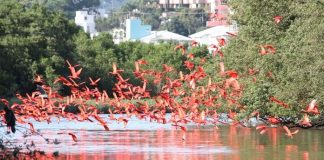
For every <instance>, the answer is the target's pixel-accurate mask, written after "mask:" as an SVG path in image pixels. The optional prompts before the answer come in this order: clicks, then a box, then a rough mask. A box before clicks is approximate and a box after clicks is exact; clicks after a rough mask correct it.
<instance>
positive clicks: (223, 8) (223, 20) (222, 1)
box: [206, 0, 230, 27]
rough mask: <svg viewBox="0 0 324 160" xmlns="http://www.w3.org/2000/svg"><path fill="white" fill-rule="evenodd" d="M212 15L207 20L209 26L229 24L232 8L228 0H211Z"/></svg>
mask: <svg viewBox="0 0 324 160" xmlns="http://www.w3.org/2000/svg"><path fill="white" fill-rule="evenodd" d="M209 3H210V14H209V15H210V16H209V21H207V22H206V26H207V27H215V26H222V25H228V24H229V18H228V17H229V15H230V9H229V7H228V0H209Z"/></svg>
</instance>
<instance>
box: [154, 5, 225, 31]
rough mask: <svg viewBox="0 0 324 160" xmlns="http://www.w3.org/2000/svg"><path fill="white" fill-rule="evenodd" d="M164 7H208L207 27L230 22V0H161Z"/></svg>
mask: <svg viewBox="0 0 324 160" xmlns="http://www.w3.org/2000/svg"><path fill="white" fill-rule="evenodd" d="M159 4H160V7H162V8H166V9H168V8H181V7H184V8H203V7H205V8H208V10H207V11H206V12H208V13H209V20H208V21H207V22H206V23H207V24H206V26H207V27H214V26H221V25H227V24H228V16H229V13H230V10H229V7H228V0H159Z"/></svg>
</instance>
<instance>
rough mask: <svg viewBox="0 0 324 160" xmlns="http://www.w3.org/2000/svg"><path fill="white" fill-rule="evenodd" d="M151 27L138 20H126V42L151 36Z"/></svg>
mask: <svg viewBox="0 0 324 160" xmlns="http://www.w3.org/2000/svg"><path fill="white" fill-rule="evenodd" d="M151 30H152V26H151V25H144V24H142V21H141V20H140V19H138V18H130V19H126V40H140V39H141V38H143V37H145V36H148V35H150V34H151Z"/></svg>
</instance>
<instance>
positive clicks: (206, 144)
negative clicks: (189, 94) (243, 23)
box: [7, 115, 324, 160]
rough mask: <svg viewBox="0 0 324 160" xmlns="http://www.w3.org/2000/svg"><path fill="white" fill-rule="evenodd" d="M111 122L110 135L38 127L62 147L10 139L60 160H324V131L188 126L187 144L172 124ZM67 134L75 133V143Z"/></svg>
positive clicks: (92, 127) (82, 127) (72, 124)
mask: <svg viewBox="0 0 324 160" xmlns="http://www.w3.org/2000/svg"><path fill="white" fill-rule="evenodd" d="M101 116H102V117H104V118H105V120H107V121H108V125H109V128H110V130H111V131H105V130H104V129H103V127H102V126H100V125H99V124H98V123H96V122H94V123H91V122H82V123H81V122H77V121H67V120H65V119H61V120H60V122H58V121H57V119H56V118H52V123H50V124H47V123H46V122H35V121H31V122H32V123H33V124H34V127H35V129H36V130H38V131H39V132H40V133H42V135H43V136H44V137H45V138H49V139H50V141H52V140H53V139H57V140H58V142H59V144H47V143H46V141H45V140H44V139H43V138H41V136H29V137H27V138H22V135H23V134H22V133H20V132H21V131H22V132H23V130H24V129H23V128H21V127H29V126H28V125H19V126H21V127H18V130H19V131H18V133H17V134H15V135H9V136H7V138H8V139H11V140H13V141H14V142H15V143H17V144H19V143H20V144H21V143H23V142H24V141H26V140H27V142H31V141H33V142H34V143H35V145H36V148H37V149H40V150H43V151H45V152H46V153H49V152H54V151H58V152H59V155H60V156H59V157H57V158H56V159H70V160H88V159H90V160H91V159H92V160H100V159H123V160H128V159H129V160H130V159H131V160H136V159H140V160H142V159H144V160H146V159H174V160H182V159H186V160H187V159H193V160H195V159H197V160H201V159H219V160H223V159H224V160H225V159H226V160H240V159H242V160H245V159H248V160H254V159H255V160H263V159H278V160H279V159H284V160H295V159H303V160H308V159H309V160H310V159H311V160H313V159H324V136H322V135H323V133H324V132H323V130H301V129H300V131H299V133H298V134H297V135H294V137H293V138H289V137H287V136H286V135H285V133H284V131H283V129H282V128H281V127H278V128H269V129H268V130H267V132H266V133H265V134H263V135H260V134H259V132H258V131H257V130H256V129H255V128H254V127H253V128H247V127H237V126H231V125H225V126H218V128H217V127H215V126H212V125H201V126H198V125H195V124H190V125H188V126H187V129H188V130H187V132H186V133H185V136H186V139H185V140H182V136H183V132H182V131H181V130H180V129H176V128H175V127H174V126H172V125H171V124H159V123H156V122H149V120H139V119H137V118H131V119H130V121H129V123H128V125H127V126H126V127H124V124H123V123H117V122H115V121H109V120H108V116H107V115H101ZM67 133H74V134H75V135H76V136H77V138H78V142H74V141H73V140H72V138H71V136H70V135H68V134H67Z"/></svg>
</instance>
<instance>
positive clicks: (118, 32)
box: [112, 28, 126, 44]
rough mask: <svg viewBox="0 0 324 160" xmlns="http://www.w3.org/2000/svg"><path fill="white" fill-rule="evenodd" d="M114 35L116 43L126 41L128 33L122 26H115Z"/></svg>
mask: <svg viewBox="0 0 324 160" xmlns="http://www.w3.org/2000/svg"><path fill="white" fill-rule="evenodd" d="M112 36H113V41H114V43H115V44H119V43H121V42H124V41H126V33H125V30H124V29H122V28H114V29H113V31H112Z"/></svg>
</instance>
